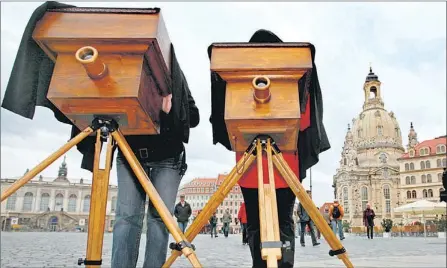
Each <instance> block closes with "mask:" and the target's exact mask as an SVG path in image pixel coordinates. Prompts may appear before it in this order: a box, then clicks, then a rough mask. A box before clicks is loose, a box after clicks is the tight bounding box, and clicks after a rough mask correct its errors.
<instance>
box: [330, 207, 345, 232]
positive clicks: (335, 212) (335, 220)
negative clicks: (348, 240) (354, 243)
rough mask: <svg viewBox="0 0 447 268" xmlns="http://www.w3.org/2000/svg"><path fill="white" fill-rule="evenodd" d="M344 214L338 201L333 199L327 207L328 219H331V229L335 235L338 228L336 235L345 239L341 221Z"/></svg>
mask: <svg viewBox="0 0 447 268" xmlns="http://www.w3.org/2000/svg"><path fill="white" fill-rule="evenodd" d="M344 214H345V212H344V209H343V207H342V206H341V205H340V204H339V203H338V200H334V204H333V205H332V206H331V208H330V209H329V219H330V220H331V225H332V231H334V234H335V235H337V228H338V236H339V238H340V240H343V239H345V236H344V234H343V222H342V219H343V216H344Z"/></svg>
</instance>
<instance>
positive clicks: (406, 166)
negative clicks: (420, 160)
mask: <svg viewBox="0 0 447 268" xmlns="http://www.w3.org/2000/svg"><path fill="white" fill-rule="evenodd" d="M409 169H410V165H409V164H408V163H406V164H405V171H408V170H409Z"/></svg>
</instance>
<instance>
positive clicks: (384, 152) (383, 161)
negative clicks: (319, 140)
mask: <svg viewBox="0 0 447 268" xmlns="http://www.w3.org/2000/svg"><path fill="white" fill-rule="evenodd" d="M363 91H364V104H363V107H362V111H361V112H360V114H359V115H358V116H357V117H356V118H354V119H353V120H352V128H351V126H350V125H348V130H347V133H346V137H345V142H344V146H343V149H342V153H341V159H340V166H339V168H338V169H337V170H336V174H335V175H334V178H333V180H334V184H333V187H334V195H335V199H337V200H338V201H339V202H340V204H341V205H342V206H343V207H344V209H345V216H344V219H343V220H344V221H345V222H349V223H350V225H351V226H363V211H364V210H365V208H366V204H368V203H369V204H370V205H371V207H372V208H373V209H374V211H375V213H376V220H375V223H376V225H380V222H381V221H382V219H384V218H391V219H395V218H400V217H401V215H397V214H396V213H394V212H393V208H395V207H397V206H399V204H401V203H400V201H399V200H400V197H399V195H400V193H399V184H400V175H399V163H398V158H399V157H401V156H402V154H403V153H404V152H405V150H404V148H403V146H402V135H401V129H400V127H399V123H398V122H397V119H396V117H395V115H394V113H393V112H392V111H390V112H388V111H387V110H386V109H385V105H384V102H383V100H382V91H381V82H380V81H379V78H378V76H377V75H376V74H374V73H373V71H372V69H370V72H369V74H368V75H367V77H366V80H365V83H364V86H363Z"/></svg>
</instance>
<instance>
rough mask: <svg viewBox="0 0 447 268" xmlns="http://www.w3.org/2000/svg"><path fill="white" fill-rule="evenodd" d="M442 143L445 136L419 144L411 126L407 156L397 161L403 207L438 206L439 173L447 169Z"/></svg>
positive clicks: (444, 148) (440, 179)
mask: <svg viewBox="0 0 447 268" xmlns="http://www.w3.org/2000/svg"><path fill="white" fill-rule="evenodd" d="M446 143H447V138H446V136H441V137H436V138H434V139H431V140H425V141H422V142H419V141H418V138H417V133H416V131H415V129H414V127H413V123H411V126H410V132H409V134H408V146H407V152H406V153H405V154H403V155H402V157H400V158H399V159H398V160H399V165H400V185H401V189H400V196H401V197H402V201H403V204H406V203H411V202H414V201H418V200H421V199H426V200H428V201H433V202H439V200H440V197H439V195H440V191H442V190H444V188H443V185H442V172H443V169H444V168H447V159H446V148H447V145H446Z"/></svg>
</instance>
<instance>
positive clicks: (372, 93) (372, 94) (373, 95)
mask: <svg viewBox="0 0 447 268" xmlns="http://www.w3.org/2000/svg"><path fill="white" fill-rule="evenodd" d="M376 96H377V88H376V87H374V86H372V87H370V88H369V99H375V98H376Z"/></svg>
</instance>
